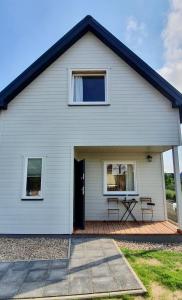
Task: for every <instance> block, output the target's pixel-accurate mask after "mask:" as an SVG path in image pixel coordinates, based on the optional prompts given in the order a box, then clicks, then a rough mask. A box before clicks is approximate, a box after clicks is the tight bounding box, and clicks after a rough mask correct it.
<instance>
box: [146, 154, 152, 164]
mask: <svg viewBox="0 0 182 300" xmlns="http://www.w3.org/2000/svg"><path fill="white" fill-rule="evenodd" d="M146 159H147V160H148V162H152V155H150V154H148V155H147V156H146Z"/></svg>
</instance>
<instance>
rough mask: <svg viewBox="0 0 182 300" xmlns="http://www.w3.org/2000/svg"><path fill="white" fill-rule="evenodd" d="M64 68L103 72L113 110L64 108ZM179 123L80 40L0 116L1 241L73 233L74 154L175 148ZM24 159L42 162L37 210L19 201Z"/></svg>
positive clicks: (151, 92)
mask: <svg viewBox="0 0 182 300" xmlns="http://www.w3.org/2000/svg"><path fill="white" fill-rule="evenodd" d="M70 68H107V69H108V70H109V80H108V81H109V85H108V87H109V100H110V103H111V105H110V106H107V107H105V106H104V107H103V106H93V107H70V106H68V105H67V104H68V86H69V82H68V73H69V69H70ZM178 122H179V116H178V111H177V110H176V109H172V108H171V104H170V102H169V101H168V100H166V99H165V98H164V97H163V96H162V95H161V94H160V93H159V92H158V91H156V90H155V89H154V88H153V87H152V86H150V85H149V84H148V83H147V82H146V81H145V80H144V79H142V78H141V77H140V76H139V75H138V74H137V73H136V72H135V71H133V70H132V69H131V68H130V67H129V66H128V65H127V64H125V63H124V62H122V61H121V59H120V58H119V57H117V56H116V55H115V54H114V53H113V52H112V51H111V50H110V49H108V48H107V47H106V46H105V45H103V44H102V43H101V42H100V41H99V40H98V39H97V38H95V37H94V36H93V35H92V34H90V33H88V34H86V35H85V36H84V37H83V38H82V39H81V40H80V41H78V42H77V43H76V44H75V45H74V46H73V47H72V48H70V49H69V50H68V51H67V52H66V53H65V54H64V55H63V56H62V57H60V58H59V59H58V60H57V61H56V62H54V63H53V64H52V65H51V66H50V67H48V68H47V69H46V70H45V71H44V72H43V73H42V74H41V75H39V77H38V78H36V79H35V80H34V81H33V82H32V83H31V84H30V85H29V86H28V87H27V88H25V89H24V90H23V91H22V92H21V93H20V94H19V95H18V96H17V97H16V98H15V99H14V100H13V101H12V102H11V103H10V104H9V106H8V110H7V111H3V112H2V113H1V115H0V233H71V231H72V222H71V221H70V220H71V219H72V214H71V211H72V205H71V206H70V198H71V199H72V184H71V183H72V181H71V179H72V174H71V167H72V166H71V164H72V161H71V155H72V146H73V145H100V146H101V145H121V146H122V145H127V146H129V145H135V146H137V145H177V144H179V130H178ZM24 155H26V156H32V155H40V156H46V172H45V174H44V176H45V179H46V188H45V190H44V201H42V202H37V203H35V202H22V201H21V200H20V199H21V191H22V172H23V156H24ZM144 171H145V169H144ZM144 177H145V174H144ZM142 178H143V177H142ZM142 178H141V179H142ZM139 180H140V178H139ZM145 180H146V179H145ZM140 184H142V183H140ZM149 184H151V183H150V182H149ZM145 188H146V189H147V188H148V187H147V185H145Z"/></svg>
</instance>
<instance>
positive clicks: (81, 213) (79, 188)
mask: <svg viewBox="0 0 182 300" xmlns="http://www.w3.org/2000/svg"><path fill="white" fill-rule="evenodd" d="M74 227H75V228H79V229H84V228H85V160H80V161H77V160H75V161H74Z"/></svg>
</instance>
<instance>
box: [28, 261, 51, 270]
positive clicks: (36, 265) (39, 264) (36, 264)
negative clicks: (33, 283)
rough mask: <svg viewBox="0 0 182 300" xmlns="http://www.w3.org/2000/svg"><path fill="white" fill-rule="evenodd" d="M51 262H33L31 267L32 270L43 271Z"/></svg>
mask: <svg viewBox="0 0 182 300" xmlns="http://www.w3.org/2000/svg"><path fill="white" fill-rule="evenodd" d="M49 264H50V261H49V260H37V261H33V262H32V265H31V269H32V270H38V269H40V270H43V269H47V268H48V267H49Z"/></svg>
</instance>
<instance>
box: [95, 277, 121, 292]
mask: <svg viewBox="0 0 182 300" xmlns="http://www.w3.org/2000/svg"><path fill="white" fill-rule="evenodd" d="M92 284H93V290H94V293H102V292H111V291H117V290H119V289H118V286H117V282H116V281H115V280H114V278H113V277H111V276H108V277H94V278H93V279H92Z"/></svg>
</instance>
